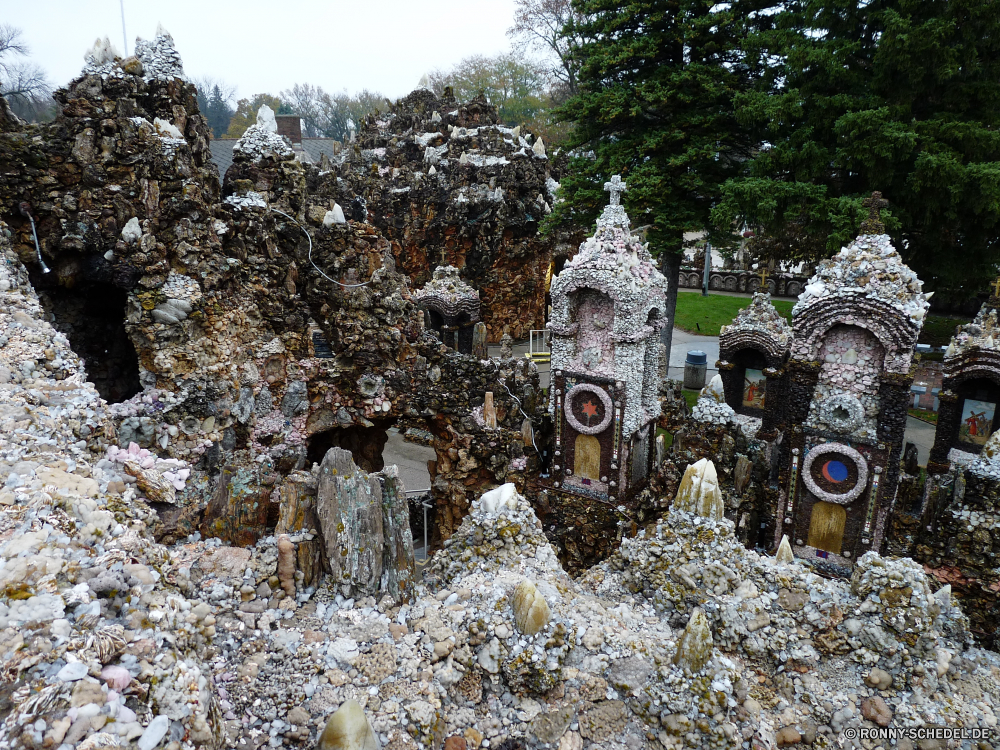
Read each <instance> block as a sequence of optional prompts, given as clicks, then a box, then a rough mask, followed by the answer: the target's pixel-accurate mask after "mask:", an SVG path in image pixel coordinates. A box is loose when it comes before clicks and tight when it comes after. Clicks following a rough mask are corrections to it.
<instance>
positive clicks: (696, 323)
mask: <svg viewBox="0 0 1000 750" xmlns="http://www.w3.org/2000/svg"><path fill="white" fill-rule="evenodd" d="M771 302H772V303H773V304H774V307H775V309H776V310H777V311H778V312H779V313H781V314H782V315H784V316H785V317H786V318H788V320H789V321H791V319H792V306H793V305H794V304H795V301H794V300H784V299H772V300H771ZM749 304H750V298H749V297H730V296H729V295H726V294H710V295H708V296H707V297H702V296H701V295H700V294H698V293H696V292H686V293H681V294H678V295H677V311H676V313H675V314H674V325H675V326H677V327H678V328H680V329H681V330H682V331H687V332H688V333H697V334H699V335H701V336H718V335H719V329H720V328H722V326H725V325H729V324H730V323H732V322H733V318H735V317H736V313H738V312H739V311H740V310H742V309H743V308H744V307H746V306H747V305H749Z"/></svg>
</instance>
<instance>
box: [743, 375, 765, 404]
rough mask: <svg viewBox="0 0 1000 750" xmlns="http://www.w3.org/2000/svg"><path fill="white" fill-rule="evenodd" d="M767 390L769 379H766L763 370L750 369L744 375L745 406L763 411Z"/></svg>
mask: <svg viewBox="0 0 1000 750" xmlns="http://www.w3.org/2000/svg"><path fill="white" fill-rule="evenodd" d="M766 388H767V378H766V377H764V372H763V370H752V369H750V368H749V367H748V368H747V369H746V371H745V372H744V375H743V406H747V407H750V408H752V409H763V408H764V395H765V390H766Z"/></svg>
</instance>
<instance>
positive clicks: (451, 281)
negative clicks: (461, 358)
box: [413, 266, 479, 354]
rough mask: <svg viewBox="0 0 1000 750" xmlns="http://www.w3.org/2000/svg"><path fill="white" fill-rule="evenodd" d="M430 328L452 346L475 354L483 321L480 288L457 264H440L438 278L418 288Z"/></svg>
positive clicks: (418, 299) (419, 302)
mask: <svg viewBox="0 0 1000 750" xmlns="http://www.w3.org/2000/svg"><path fill="white" fill-rule="evenodd" d="M413 299H414V301H415V302H416V303H417V305H418V306H419V307H420V309H422V310H423V311H424V315H425V323H426V326H427V328H428V329H430V330H432V331H434V332H435V333H436V334H437V335H438V337H439V338H440V339H441V342H442V343H443V344H444V345H445V346H447V347H448V348H449V349H454V350H455V351H458V352H461V353H462V354H472V340H473V330H474V329H475V326H476V323H478V322H479V292H478V291H476V290H475V289H473V288H472V287H471V286H469V285H468V284H466V283H465V282H464V281H462V279H461V278H460V277H459V275H458V269H457V268H455V266H438V267H437V268H435V269H434V278H433V279H431V280H430V281H428V282H427V284H425V285H424V287H423V288H422V289H419V290H418V291H416V292H414V294H413Z"/></svg>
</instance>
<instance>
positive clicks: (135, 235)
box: [122, 216, 142, 244]
mask: <svg viewBox="0 0 1000 750" xmlns="http://www.w3.org/2000/svg"><path fill="white" fill-rule="evenodd" d="M141 238H142V227H140V226H139V219H138V218H137V217H135V216H133V217H132V218H131V219H129V220H128V221H127V222H126V223H125V227H124V228H123V229H122V239H123V240H125V241H126V242H128V243H129V244H134V243H136V242H138V241H139V240H140V239H141Z"/></svg>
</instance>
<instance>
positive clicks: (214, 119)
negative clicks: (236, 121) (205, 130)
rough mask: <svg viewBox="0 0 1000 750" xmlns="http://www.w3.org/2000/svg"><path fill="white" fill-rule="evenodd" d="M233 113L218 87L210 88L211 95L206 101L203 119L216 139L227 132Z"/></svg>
mask: <svg viewBox="0 0 1000 750" xmlns="http://www.w3.org/2000/svg"><path fill="white" fill-rule="evenodd" d="M233 111H234V110H233V108H232V107H230V106H229V102H227V101H226V100H225V98H223V95H222V91H221V90H220V89H219V86H218V85H215V86H214V87H212V95H211V97H209V99H208V108H207V109H206V110H205V118H206V119H207V120H208V126H209V127H210V128H211V129H212V135H214V136H215V137H216V138H221V137H222V135H223V134H224V133H225V132H226V131H227V130H229V121H230V120H232V119H233Z"/></svg>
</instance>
